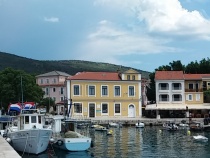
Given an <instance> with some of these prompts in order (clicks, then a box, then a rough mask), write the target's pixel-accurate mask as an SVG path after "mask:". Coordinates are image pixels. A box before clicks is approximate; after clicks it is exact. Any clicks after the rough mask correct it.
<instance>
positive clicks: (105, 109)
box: [102, 103, 108, 114]
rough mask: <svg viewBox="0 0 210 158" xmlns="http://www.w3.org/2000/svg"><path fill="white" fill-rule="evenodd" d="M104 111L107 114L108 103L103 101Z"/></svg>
mask: <svg viewBox="0 0 210 158" xmlns="http://www.w3.org/2000/svg"><path fill="white" fill-rule="evenodd" d="M102 113H103V114H107V113H108V104H107V103H102Z"/></svg>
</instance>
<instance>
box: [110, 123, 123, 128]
mask: <svg viewBox="0 0 210 158" xmlns="http://www.w3.org/2000/svg"><path fill="white" fill-rule="evenodd" d="M120 126H121V125H120V124H119V123H116V122H109V127H120Z"/></svg>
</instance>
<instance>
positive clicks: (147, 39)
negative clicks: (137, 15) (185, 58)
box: [80, 20, 179, 64]
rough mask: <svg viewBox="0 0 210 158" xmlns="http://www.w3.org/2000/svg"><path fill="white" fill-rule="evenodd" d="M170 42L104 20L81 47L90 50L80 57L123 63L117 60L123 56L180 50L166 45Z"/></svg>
mask: <svg viewBox="0 0 210 158" xmlns="http://www.w3.org/2000/svg"><path fill="white" fill-rule="evenodd" d="M169 42H170V39H161V38H155V37H151V36H149V35H145V34H141V33H138V32H135V31H133V32H132V31H131V30H125V29H123V28H120V27H119V26H115V25H114V24H113V23H111V22H109V21H107V20H102V21H100V22H99V23H98V28H97V30H96V31H95V32H92V33H90V34H89V36H88V38H87V41H86V43H85V44H84V45H82V47H81V48H83V50H80V52H86V50H88V54H83V55H80V58H81V56H82V58H83V59H84V60H92V61H103V62H111V61H112V63H118V64H121V63H120V62H119V61H118V60H117V59H118V58H120V57H121V56H129V55H132V54H137V55H144V54H157V53H162V52H178V51H179V50H178V49H176V48H174V47H168V46H164V45H166V44H167V43H169Z"/></svg>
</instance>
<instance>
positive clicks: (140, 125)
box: [136, 122, 144, 128]
mask: <svg viewBox="0 0 210 158" xmlns="http://www.w3.org/2000/svg"><path fill="white" fill-rule="evenodd" d="M136 128H144V123H143V122H137V123H136Z"/></svg>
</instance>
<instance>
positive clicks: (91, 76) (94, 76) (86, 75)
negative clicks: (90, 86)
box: [67, 72, 121, 81]
mask: <svg viewBox="0 0 210 158" xmlns="http://www.w3.org/2000/svg"><path fill="white" fill-rule="evenodd" d="M67 80H101V81H119V80H121V78H120V77H119V74H118V73H117V72H79V73H77V74H76V75H74V76H71V77H68V78H67Z"/></svg>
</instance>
